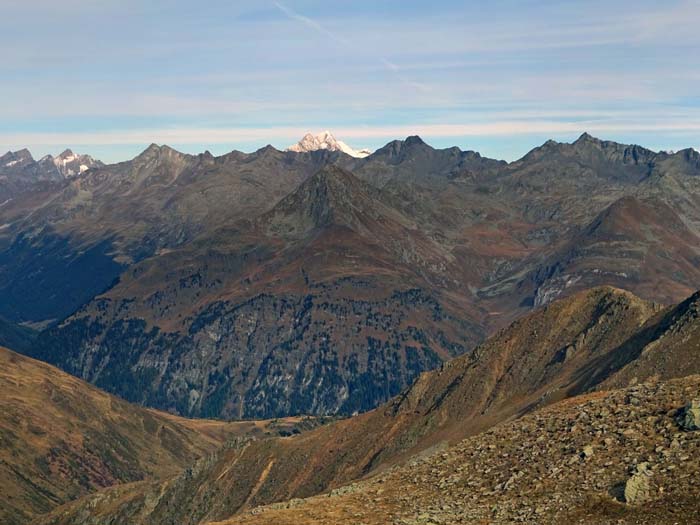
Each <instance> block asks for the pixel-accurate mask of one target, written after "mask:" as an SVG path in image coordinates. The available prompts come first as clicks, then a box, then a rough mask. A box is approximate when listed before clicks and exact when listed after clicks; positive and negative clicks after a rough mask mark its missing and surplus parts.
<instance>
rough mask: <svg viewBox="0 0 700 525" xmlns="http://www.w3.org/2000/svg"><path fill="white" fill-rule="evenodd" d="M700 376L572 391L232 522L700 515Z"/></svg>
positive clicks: (411, 524)
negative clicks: (454, 440)
mask: <svg viewBox="0 0 700 525" xmlns="http://www.w3.org/2000/svg"><path fill="white" fill-rule="evenodd" d="M698 397H700V376H689V377H687V378H684V379H679V380H674V381H669V382H657V383H647V384H642V385H636V386H632V387H629V388H627V389H624V390H617V391H612V392H599V393H595V394H592V395H588V396H583V397H578V398H573V399H570V400H567V401H564V402H561V403H558V404H556V405H553V406H551V407H549V408H547V409H544V410H541V411H538V412H536V413H534V414H532V415H529V416H525V417H523V418H521V419H519V420H517V421H515V422H510V423H505V424H502V425H499V426H497V427H495V428H493V429H492V430H490V431H488V432H485V433H483V434H480V435H478V436H475V437H473V438H470V439H466V440H464V441H462V442H460V443H459V444H458V445H456V446H454V447H452V448H450V449H448V450H446V451H443V452H438V453H435V454H433V455H431V456H427V457H424V458H421V459H416V460H412V461H411V462H410V463H408V464H406V465H403V466H401V467H396V468H394V469H392V470H390V471H387V472H384V473H382V474H379V475H377V476H375V477H373V478H371V479H368V480H365V481H361V482H358V483H355V484H353V485H350V486H348V487H345V488H341V489H338V490H335V491H333V492H331V493H330V494H325V495H322V496H316V497H313V498H309V499H305V500H292V501H290V502H286V503H281V504H275V505H270V506H267V507H260V508H257V509H253V510H252V511H250V512H249V513H247V514H243V515H239V516H236V517H235V518H233V519H231V520H230V521H227V522H225V523H227V524H246V525H253V524H273V523H274V524H276V525H284V524H290V525H291V524H294V525H298V524H311V523H314V524H340V523H348V524H349V523H352V524H353V525H360V524H394V525H418V524H457V523H493V524H496V523H541V524H548V523H552V524H555V523H556V524H564V523H566V524H568V523H611V524H615V523H639V524H658V523H669V524H671V523H677V524H683V523H700V462H698V458H699V455H700V431H688V430H685V429H683V428H682V427H681V426H680V424H679V417H680V415H681V413H682V412H683V410H684V407H685V406H686V405H687V404H688V403H689V402H690V401H692V400H693V399H694V398H698Z"/></svg>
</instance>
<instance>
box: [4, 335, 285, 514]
mask: <svg viewBox="0 0 700 525" xmlns="http://www.w3.org/2000/svg"><path fill="white" fill-rule="evenodd" d="M294 426H295V422H293V421H290V422H282V423H280V424H271V423H270V422H260V423H256V422H241V423H224V422H218V421H208V420H199V421H195V420H187V419H184V418H181V417H176V416H172V415H169V414H165V413H162V412H157V411H155V410H150V409H145V408H142V407H138V406H135V405H131V404H129V403H127V402H125V401H122V400H120V399H118V398H116V397H113V396H111V395H109V394H106V393H105V392H102V391H100V390H98V389H97V388H95V387H93V386H91V385H89V384H87V383H85V382H83V381H81V380H79V379H77V378H75V377H73V376H70V375H68V374H66V373H64V372H61V371H59V370H57V369H55V368H54V367H52V366H49V365H46V364H44V363H41V362H38V361H35V360H33V359H29V358H27V357H24V356H21V355H19V354H16V353H14V352H12V351H10V350H7V349H5V348H1V347H0V487H2V490H0V523H3V525H13V524H18V525H19V524H25V523H27V522H28V521H29V519H30V518H31V517H32V516H35V515H37V514H41V513H44V512H47V511H49V510H51V509H52V508H54V507H55V506H57V505H60V504H61V503H65V502H66V501H70V500H72V499H75V498H77V497H79V496H82V495H84V494H87V493H89V492H92V491H94V490H96V489H100V488H103V487H107V486H111V485H114V484H118V483H126V482H131V481H137V480H141V479H145V478H165V477H168V476H172V475H175V474H177V473H178V472H179V471H180V470H182V469H183V468H184V467H186V466H188V465H190V464H191V463H193V462H194V461H195V460H196V459H197V458H199V457H202V456H204V455H206V454H209V453H211V452H212V451H214V450H215V449H217V448H218V447H220V446H222V445H223V444H225V443H226V442H229V441H231V440H234V439H235V438H236V437H237V436H246V435H250V436H256V435H257V436H263V435H265V433H266V432H268V433H273V434H276V433H279V432H280V431H292V430H293V428H294Z"/></svg>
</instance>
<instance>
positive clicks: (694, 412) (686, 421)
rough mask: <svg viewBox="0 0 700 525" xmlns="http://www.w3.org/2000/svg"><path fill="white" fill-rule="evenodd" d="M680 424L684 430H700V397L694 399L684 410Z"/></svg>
mask: <svg viewBox="0 0 700 525" xmlns="http://www.w3.org/2000/svg"><path fill="white" fill-rule="evenodd" d="M680 425H681V427H682V428H683V429H684V430H689V431H693V430H700V399H693V401H691V402H690V403H689V404H688V406H686V407H685V409H684V410H683V412H682V414H681V417H680Z"/></svg>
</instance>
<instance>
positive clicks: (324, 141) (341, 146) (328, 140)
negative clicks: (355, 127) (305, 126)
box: [287, 130, 372, 158]
mask: <svg viewBox="0 0 700 525" xmlns="http://www.w3.org/2000/svg"><path fill="white" fill-rule="evenodd" d="M322 149H326V150H328V151H342V152H343V153H345V154H347V155H350V156H351V157H356V158H364V157H366V156H368V155H370V154H371V153H372V152H371V151H370V150H368V149H361V150H355V149H353V148H351V147H350V146H348V145H347V144H345V142H343V141H341V140H336V138H335V137H334V136H333V133H331V132H330V131H328V130H326V131H324V132H323V133H319V134H318V135H313V134H311V133H307V134H306V135H304V138H302V139H301V140H300V141H299V142H297V143H296V144H294V145H293V146H289V147H288V148H287V151H296V152H297V153H302V152H308V151H317V150H322Z"/></svg>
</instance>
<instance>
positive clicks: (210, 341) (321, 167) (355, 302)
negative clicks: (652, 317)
mask: <svg viewBox="0 0 700 525" xmlns="http://www.w3.org/2000/svg"><path fill="white" fill-rule="evenodd" d="M307 138H308V137H307ZM312 139H313V140H312ZM331 139H333V140H331ZM334 141H335V139H334V138H333V137H332V136H326V135H323V136H321V137H310V138H308V140H306V141H302V142H303V144H301V145H299V147H297V148H294V149H297V150H299V151H286V152H282V151H278V150H276V149H274V148H272V147H271V146H268V147H265V148H262V149H261V150H259V151H257V152H254V153H250V154H246V153H241V152H236V151H234V152H231V153H229V154H227V155H223V156H220V157H215V156H213V155H211V154H210V153H208V152H206V153H203V154H201V155H185V154H182V153H180V152H178V151H175V150H173V149H172V148H169V147H167V146H156V145H152V146H150V147H149V148H148V149H146V150H145V151H144V152H143V153H142V154H141V155H139V156H137V157H136V158H134V159H132V160H130V161H127V162H122V163H119V164H113V165H108V166H103V165H97V164H96V165H95V166H91V167H90V168H89V169H81V168H80V166H78V167H77V171H76V169H73V173H72V174H67V175H63V176H56V175H55V174H54V175H52V176H51V177H50V179H51V180H50V181H49V182H41V181H36V182H35V183H34V185H32V186H29V188H31V191H29V190H27V189H26V188H24V187H22V188H19V189H13V190H12V191H13V192H14V193H13V197H12V199H11V200H10V201H9V202H8V203H7V204H6V205H4V206H2V207H0V224H2V225H3V227H2V229H0V262H2V264H0V294H1V296H2V298H3V301H2V302H1V303H0V317H3V318H5V319H6V320H7V321H8V322H10V323H14V324H22V325H23V326H30V327H32V328H34V329H36V330H39V331H40V333H39V334H38V335H37V336H36V338H34V337H33V336H32V337H31V341H32V343H31V345H30V346H29V347H27V349H26V352H27V353H29V354H30V355H32V356H35V357H39V358H41V359H42V360H45V361H48V362H49V363H52V364H55V365H57V366H59V367H60V368H62V369H64V370H67V371H69V372H71V373H72V374H75V375H77V376H79V377H81V378H84V379H86V380H88V381H90V382H91V383H94V384H96V385H98V386H100V387H102V388H105V389H107V390H108V391H110V392H113V393H116V394H119V395H120V396H123V397H125V398H127V399H129V400H131V401H136V402H139V403H143V404H147V405H150V406H153V407H157V408H162V409H167V410H171V411H174V412H177V413H180V414H184V415H192V416H207V417H210V416H211V417H223V418H238V417H274V416H281V415H289V414H299V413H306V414H353V413H355V412H362V411H366V410H369V409H371V408H373V407H376V406H377V405H379V404H381V403H382V402H385V401H386V400H388V399H390V398H391V397H392V396H394V395H396V394H397V393H399V392H401V391H402V390H403V389H405V388H406V387H407V386H409V385H410V384H411V383H412V382H413V381H414V380H415V379H416V377H418V375H419V374H420V373H421V372H423V371H426V370H430V369H433V368H436V367H438V366H439V365H440V364H441V363H442V362H444V361H445V360H448V359H451V358H453V357H455V356H458V355H465V354H466V355H470V353H471V351H472V350H473V348H474V347H475V346H476V345H477V344H479V343H480V342H481V341H483V340H484V338H485V337H486V335H487V334H490V333H494V332H495V331H497V330H498V329H499V328H502V327H504V326H507V325H508V324H509V323H510V322H511V321H512V320H514V319H516V318H517V317H519V316H521V315H523V314H524V313H526V312H528V311H529V310H530V309H532V308H533V307H537V306H540V305H545V304H548V303H549V302H551V301H552V300H554V299H556V298H558V297H561V296H566V295H569V294H571V293H574V292H577V291H579V290H582V289H586V288H589V287H592V286H596V285H600V284H610V285H614V286H617V287H620V288H625V289H628V290H631V291H633V292H635V293H637V294H638V295H639V296H640V297H642V298H644V299H648V300H653V301H657V302H660V303H667V304H670V303H673V302H677V301H680V300H681V299H683V298H684V297H687V296H688V295H690V294H691V293H693V292H694V291H695V290H696V289H697V288H698V287H700V237H699V234H700V212H699V211H698V210H700V155H699V154H698V153H697V152H696V151H694V150H692V149H687V150H683V151H680V152H678V153H675V154H668V153H656V152H652V151H650V150H647V149H645V148H642V147H640V146H628V145H623V144H617V143H614V142H609V141H601V140H598V139H595V138H593V137H591V136H589V135H587V134H584V135H582V136H581V137H580V138H579V139H578V140H577V141H575V142H574V143H571V144H568V143H558V142H554V141H548V142H547V143H545V144H544V145H542V146H541V147H538V148H536V149H534V150H533V151H531V152H530V153H528V154H527V155H526V156H525V157H523V158H522V159H520V160H518V161H515V162H511V163H506V162H502V161H497V160H493V159H488V158H484V157H482V156H481V155H479V154H478V153H476V152H473V151H462V150H460V149H459V148H456V147H455V148H448V149H434V148H432V147H431V146H429V145H428V144H426V143H425V142H423V141H422V140H421V139H420V138H419V137H409V138H407V139H406V140H397V141H392V142H390V143H389V144H387V145H386V146H384V147H382V148H380V149H378V150H377V151H375V152H374V153H372V154H370V155H368V156H364V154H363V155H358V156H351V155H348V154H346V153H345V152H344V150H343V145H342V144H340V143H338V142H337V141H335V142H334ZM319 144H320V146H319ZM315 147H321V148H325V149H317V150H315V149H313V148H315ZM307 150H308V151H307ZM355 153H357V152H355ZM12 155H13V156H12V158H11V159H12V160H7V162H5V164H9V163H11V162H15V161H17V164H13V165H12V166H10V167H7V169H8V170H10V169H17V168H16V166H19V165H26V166H29V167H31V166H33V164H32V162H33V160H30V159H31V157H30V156H29V157H28V156H27V154H26V152H25V153H22V152H17V153H15V154H12ZM71 155H72V153H71V154H70V155H69V154H68V153H66V155H64V156H62V158H63V159H64V160H66V159H67V158H70V157H71ZM72 156H73V157H76V158H78V157H79V156H76V155H72ZM7 158H8V159H10V157H7ZM54 160H55V159H54ZM61 162H63V161H61ZM61 162H58V164H57V163H56V162H54V161H53V160H52V161H51V166H54V169H56V166H57V165H60V164H61ZM72 162H73V161H72ZM45 163H46V162H45ZM47 165H48V164H47ZM3 169H4V168H2V167H1V166H0V175H1V174H2V173H4V172H3V171H2V170H3ZM27 169H29V168H27ZM36 169H38V168H31V169H29V171H32V170H35V171H36ZM7 173H8V175H7V176H8V177H9V172H7ZM32 173H34V172H33V171H32ZM52 173H53V172H52ZM27 177H28V175H27Z"/></svg>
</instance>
